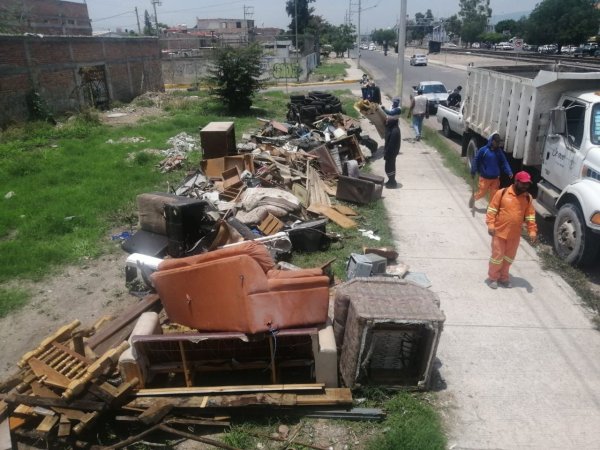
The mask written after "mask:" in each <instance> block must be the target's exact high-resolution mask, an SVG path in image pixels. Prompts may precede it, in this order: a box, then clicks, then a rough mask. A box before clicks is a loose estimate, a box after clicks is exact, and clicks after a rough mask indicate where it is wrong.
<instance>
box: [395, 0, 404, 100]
mask: <svg viewBox="0 0 600 450" xmlns="http://www.w3.org/2000/svg"><path fill="white" fill-rule="evenodd" d="M405 42H406V0H400V20H399V21H398V62H397V63H396V96H397V97H398V98H399V99H400V105H402V84H403V83H404V79H403V78H404V45H405Z"/></svg>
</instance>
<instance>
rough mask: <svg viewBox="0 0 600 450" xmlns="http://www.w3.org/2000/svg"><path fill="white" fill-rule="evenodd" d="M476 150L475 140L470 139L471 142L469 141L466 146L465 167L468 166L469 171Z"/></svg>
mask: <svg viewBox="0 0 600 450" xmlns="http://www.w3.org/2000/svg"><path fill="white" fill-rule="evenodd" d="M477 150H479V144H478V143H477V138H476V137H472V138H471V140H470V141H469V145H467V165H468V166H469V170H471V169H472V167H473V160H474V159H475V155H476V154H477Z"/></svg>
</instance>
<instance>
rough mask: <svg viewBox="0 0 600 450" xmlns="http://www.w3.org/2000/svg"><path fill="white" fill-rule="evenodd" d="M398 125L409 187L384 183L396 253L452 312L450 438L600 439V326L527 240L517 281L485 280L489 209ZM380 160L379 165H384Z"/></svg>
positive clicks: (459, 441) (519, 444) (442, 401)
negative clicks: (477, 204)
mask: <svg viewBox="0 0 600 450" xmlns="http://www.w3.org/2000/svg"><path fill="white" fill-rule="evenodd" d="M353 92H355V93H356V95H357V96H358V95H360V91H359V90H356V91H353ZM362 126H363V130H365V132H366V133H367V134H369V136H371V137H372V138H374V139H376V140H378V142H379V143H380V145H383V142H381V140H380V139H379V136H378V135H377V133H376V132H375V130H374V129H373V127H372V125H371V124H370V123H369V122H368V121H366V120H363V121H362ZM401 132H402V136H403V140H402V146H401V153H400V155H399V156H398V159H397V179H398V181H400V182H401V183H402V184H403V187H402V188H401V189H396V190H385V192H384V195H385V198H384V204H385V206H386V209H387V211H388V214H389V218H390V225H391V228H392V230H393V233H394V240H395V245H396V248H397V250H398V252H399V254H400V256H399V260H400V261H402V262H404V263H406V264H408V265H409V266H410V268H411V270H412V271H414V272H424V273H426V274H427V276H428V278H429V279H430V280H431V282H432V287H431V289H432V290H433V291H435V292H436V293H437V294H438V295H439V297H440V299H441V307H442V309H443V310H444V312H445V314H446V317H447V319H446V323H445V329H444V332H443V333H442V337H441V340H440V346H439V348H438V353H437V356H438V360H439V361H438V369H439V376H440V377H439V380H438V385H437V388H436V390H437V391H438V392H437V395H436V397H437V404H438V405H439V409H440V410H441V413H442V415H443V417H444V420H445V424H446V427H447V430H448V436H449V448H452V449H454V450H459V449H465V450H466V449H540V450H541V449H557V450H558V449H561V450H564V449H578V450H581V449H590V450H591V449H599V448H600V432H599V431H598V430H600V333H598V331H596V330H595V329H594V327H593V326H592V324H591V322H590V320H589V317H588V316H587V315H586V313H585V311H584V308H583V307H582V306H581V301H580V299H579V298H578V297H577V296H576V294H575V293H574V292H573V290H572V289H571V288H570V287H569V286H568V285H567V284H566V283H565V282H564V281H563V280H562V279H561V278H560V277H558V276H557V275H555V274H554V273H552V272H545V271H543V270H542V269H541V267H540V262H539V260H538V257H537V255H536V252H535V250H534V249H533V248H532V247H531V246H530V245H529V244H528V243H526V242H525V241H522V243H521V246H520V248H519V252H518V254H517V258H516V261H515V264H514V265H513V267H512V269H511V275H512V283H513V286H514V287H513V288H512V289H502V288H499V289H497V290H492V289H490V288H488V287H487V285H486V284H485V283H484V280H485V278H486V273H487V265H488V258H489V255H490V238H489V236H488V234H487V229H486V226H485V223H484V216H483V214H482V213H481V212H479V213H477V214H476V216H475V217H472V216H471V211H470V209H469V208H468V206H467V202H468V199H469V195H470V190H469V187H468V185H467V184H466V182H465V181H464V180H463V179H461V178H459V177H457V176H455V175H453V174H451V173H450V172H449V170H447V169H446V168H445V167H444V166H443V164H442V160H441V157H440V156H439V154H438V153H437V152H436V150H435V149H433V148H431V147H429V146H428V145H427V143H426V142H423V141H420V142H414V141H413V140H412V139H409V138H412V137H413V131H412V129H410V127H409V126H408V124H407V123H406V122H405V121H401ZM407 139H408V140H407ZM383 164H384V162H383V159H378V160H377V161H375V162H374V163H373V170H374V172H375V173H378V174H380V175H384V170H383Z"/></svg>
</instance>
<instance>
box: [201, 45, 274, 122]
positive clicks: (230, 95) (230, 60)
mask: <svg viewBox="0 0 600 450" xmlns="http://www.w3.org/2000/svg"><path fill="white" fill-rule="evenodd" d="M261 57H262V49H261V48H260V47H259V46H257V45H252V46H249V47H245V48H232V47H224V48H220V49H216V50H215V55H214V57H213V61H212V68H211V69H210V70H209V73H210V77H209V84H210V85H211V86H214V87H213V88H211V90H210V94H211V95H212V96H215V97H218V98H219V99H220V100H221V101H223V102H224V103H225V105H226V106H227V109H228V110H229V112H232V113H233V112H244V111H248V110H249V109H250V107H251V106H252V97H253V96H254V94H255V93H256V92H258V91H259V90H260V89H261V88H262V87H263V86H262V82H261V81H260V80H259V77H260V75H261V74H262V70H261V67H260V63H261Z"/></svg>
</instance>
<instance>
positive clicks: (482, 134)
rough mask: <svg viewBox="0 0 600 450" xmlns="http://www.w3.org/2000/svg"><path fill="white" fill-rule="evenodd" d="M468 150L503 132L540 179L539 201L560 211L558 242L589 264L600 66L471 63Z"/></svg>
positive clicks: (595, 226)
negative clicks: (500, 65) (488, 64)
mask: <svg viewBox="0 0 600 450" xmlns="http://www.w3.org/2000/svg"><path fill="white" fill-rule="evenodd" d="M464 94H465V95H463V98H464V101H465V108H464V124H465V125H464V126H465V131H464V134H463V156H467V157H468V158H469V161H472V159H473V156H474V155H475V153H476V151H477V149H478V148H480V147H481V146H482V145H484V143H485V142H486V141H487V139H488V137H489V136H490V135H491V134H492V133H494V132H498V133H500V135H501V136H502V138H503V139H504V149H505V151H506V153H507V155H508V156H509V162H510V163H511V165H512V166H513V169H514V170H515V171H516V170H520V169H524V170H527V171H529V172H530V173H531V174H532V176H533V178H534V181H535V182H536V184H537V194H536V193H535V192H534V194H536V195H535V197H536V198H535V203H534V204H535V209H536V211H537V213H538V214H539V215H541V216H542V217H544V218H548V219H552V218H553V219H554V232H553V239H554V248H555V250H556V252H557V254H558V255H559V256H560V257H561V258H562V259H564V260H566V261H567V262H569V263H571V264H577V265H587V264H591V263H593V262H595V261H596V258H597V257H598V249H599V248H600V71H599V70H598V69H595V70H590V69H586V68H582V67H575V66H565V65H560V64H556V65H515V66H502V67H470V68H469V71H468V80H467V86H466V89H465V93H464Z"/></svg>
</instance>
